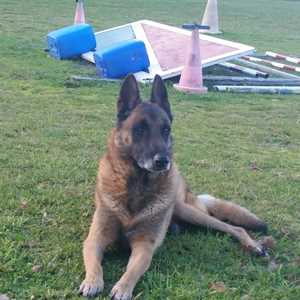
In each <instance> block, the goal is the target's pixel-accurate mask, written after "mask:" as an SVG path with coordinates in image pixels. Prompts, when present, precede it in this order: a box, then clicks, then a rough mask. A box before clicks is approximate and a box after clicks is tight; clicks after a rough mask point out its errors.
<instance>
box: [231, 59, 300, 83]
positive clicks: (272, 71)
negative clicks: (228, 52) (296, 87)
mask: <svg viewBox="0 0 300 300" xmlns="http://www.w3.org/2000/svg"><path fill="white" fill-rule="evenodd" d="M236 61H238V62H239V63H240V64H242V65H245V66H247V67H250V68H253V69H256V70H260V71H262V72H267V73H269V74H273V75H276V76H280V77H282V78H290V79H300V76H297V75H294V74H291V73H287V72H283V71H280V70H277V69H274V68H271V67H268V66H265V65H262V64H257V63H254V62H251V61H248V60H245V59H240V58H238V59H236Z"/></svg>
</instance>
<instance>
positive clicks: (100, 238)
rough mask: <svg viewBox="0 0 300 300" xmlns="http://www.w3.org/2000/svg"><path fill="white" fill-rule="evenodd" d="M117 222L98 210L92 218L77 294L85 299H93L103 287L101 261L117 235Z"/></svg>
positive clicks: (85, 243)
mask: <svg viewBox="0 0 300 300" xmlns="http://www.w3.org/2000/svg"><path fill="white" fill-rule="evenodd" d="M118 229H119V227H118V224H117V221H116V220H115V219H114V217H113V216H111V215H110V214H109V213H106V212H105V211H103V210H102V209H100V208H98V209H97V210H96V211H95V213H94V217H93V221H92V225H91V227H90V231H89V235H88V237H87V239H86V240H85V242H84V245H83V260H84V265H85V270H86V276H85V279H84V281H83V282H82V283H81V285H80V288H79V293H80V294H82V295H83V296H85V297H94V296H96V295H97V294H99V293H100V292H102V290H103V287H104V282H103V271H102V266H101V261H102V258H103V253H104V251H105V248H106V247H107V246H108V245H109V244H111V243H112V242H114V241H115V240H116V238H117V234H118Z"/></svg>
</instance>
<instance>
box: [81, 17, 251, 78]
mask: <svg viewBox="0 0 300 300" xmlns="http://www.w3.org/2000/svg"><path fill="white" fill-rule="evenodd" d="M95 36H96V42H97V47H96V51H97V50H101V49H104V48H106V47H109V46H112V45H113V44H115V43H118V42H123V41H127V40H132V39H138V40H142V41H143V42H144V43H145V45H146V49H147V53H148V56H149V60H150V67H149V73H146V72H138V73H136V74H135V76H136V78H137V80H139V81H141V82H143V81H151V80H153V78H154V76H155V75H156V74H159V75H160V76H161V77H162V78H163V79H167V78H171V77H175V76H178V75H180V73H181V71H182V69H183V66H184V62H185V60H186V55H187V51H188V47H189V42H190V36H191V32H190V31H189V30H185V29H182V28H177V27H174V26H169V25H165V24H161V23H157V22H153V21H149V20H141V21H137V22H133V23H129V24H125V25H122V26H118V27H114V28H110V29H106V30H103V31H99V32H96V33H95ZM200 51H201V57H202V65H203V67H204V68H205V67H208V66H211V65H215V64H218V63H220V62H224V61H228V60H232V59H234V58H238V57H241V56H245V55H249V54H252V53H254V52H255V48H253V47H251V46H247V45H244V44H240V43H236V42H231V41H227V40H224V39H220V38H216V37H212V36H209V35H204V34H200ZM82 57H83V58H84V59H85V60H87V61H90V62H92V63H95V62H94V57H93V52H87V53H85V54H83V55H82Z"/></svg>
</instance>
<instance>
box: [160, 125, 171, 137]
mask: <svg viewBox="0 0 300 300" xmlns="http://www.w3.org/2000/svg"><path fill="white" fill-rule="evenodd" d="M170 131H171V128H170V127H169V126H164V127H163V128H162V134H163V136H164V137H168V136H169V134H170Z"/></svg>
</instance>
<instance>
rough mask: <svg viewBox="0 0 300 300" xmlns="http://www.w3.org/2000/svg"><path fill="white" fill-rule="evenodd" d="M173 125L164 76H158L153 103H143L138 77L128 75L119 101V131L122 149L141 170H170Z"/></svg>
mask: <svg viewBox="0 0 300 300" xmlns="http://www.w3.org/2000/svg"><path fill="white" fill-rule="evenodd" d="M171 123H172V114H171V109H170V104H169V101H168V95H167V90H166V87H165V85H164V83H163V81H162V79H161V77H160V76H158V75H156V76H155V79H154V83H153V86H152V93H151V99H150V101H148V102H142V101H141V99H140V95H139V89H138V85H137V82H136V80H135V77H134V76H133V75H130V76H128V77H127V78H126V79H125V81H124V83H123V85H122V87H121V91H120V96H119V100H118V124H117V130H118V132H119V135H120V136H121V139H122V143H121V145H122V147H124V148H126V152H127V153H128V155H130V156H131V158H133V159H134V161H135V162H136V164H137V166H138V167H139V168H141V169H145V170H147V171H150V172H162V171H167V170H169V169H170V167H171V159H172V137H171Z"/></svg>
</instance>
